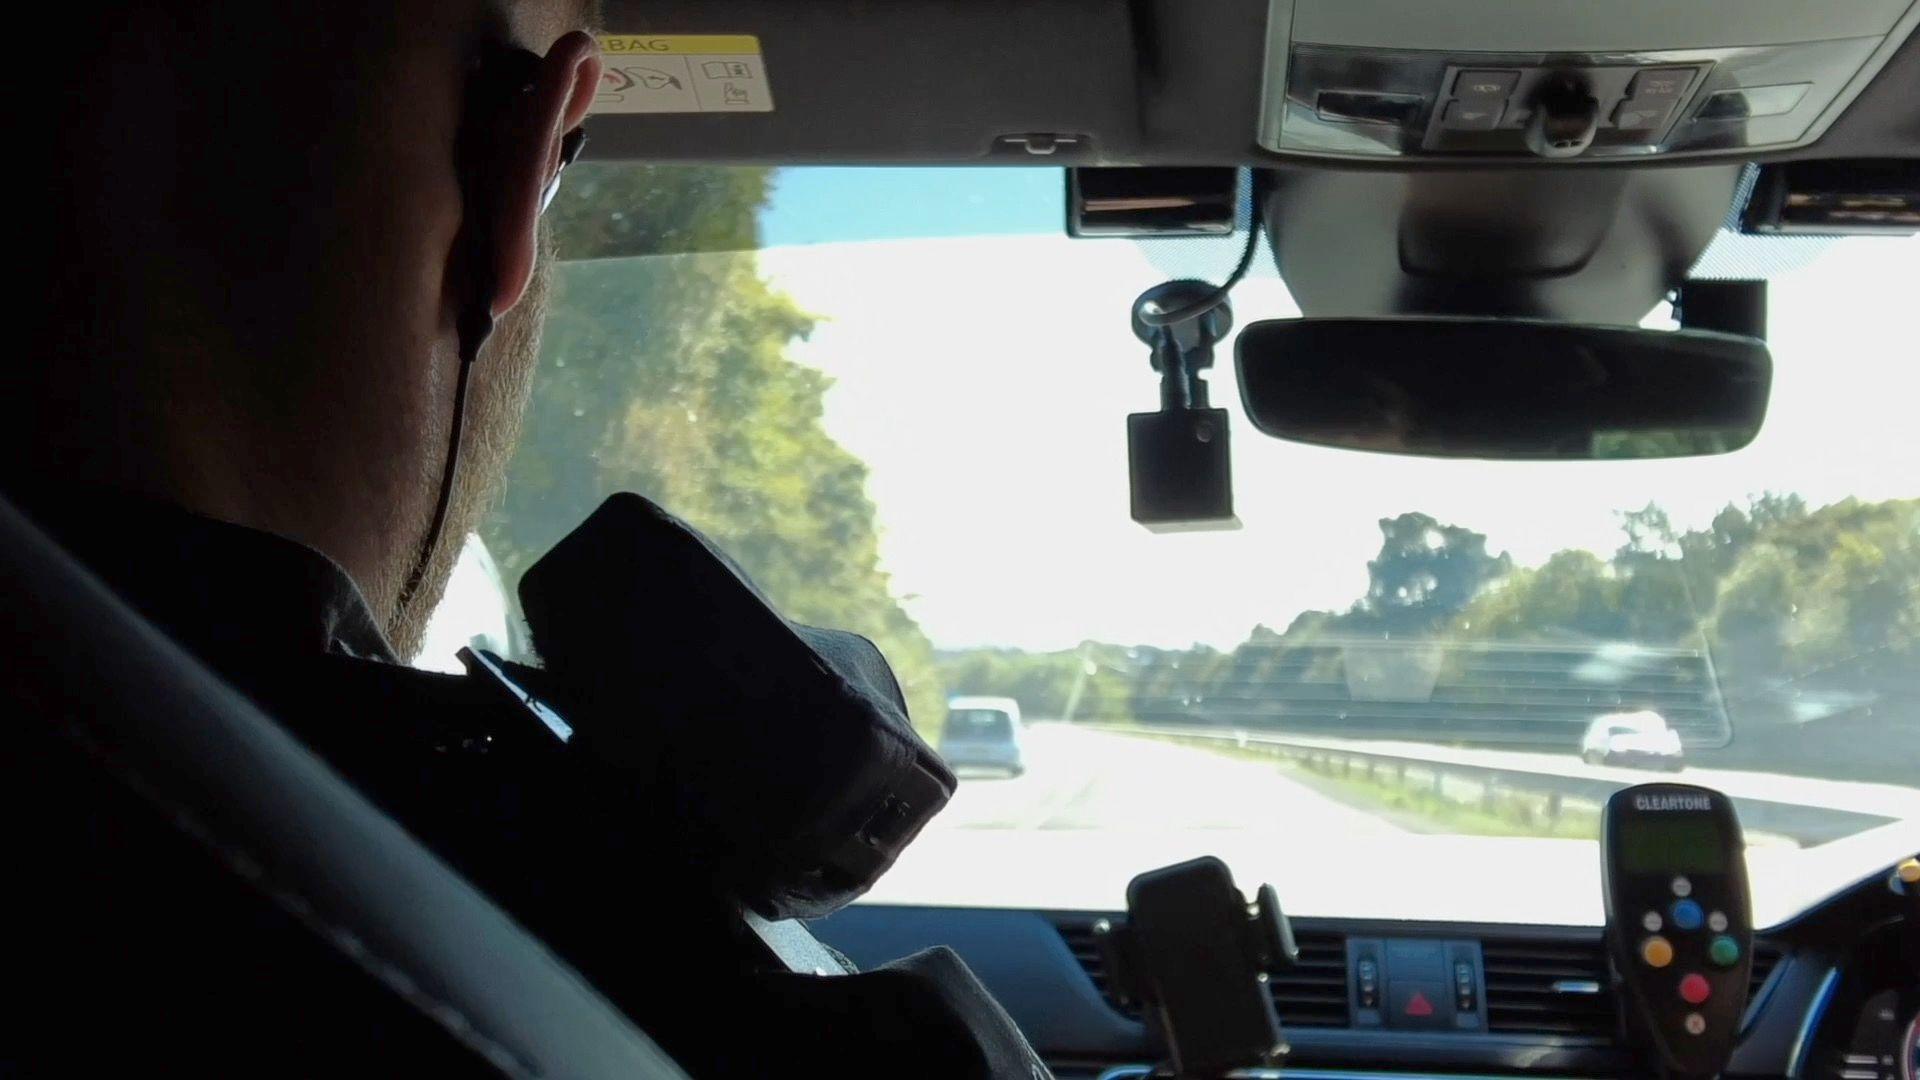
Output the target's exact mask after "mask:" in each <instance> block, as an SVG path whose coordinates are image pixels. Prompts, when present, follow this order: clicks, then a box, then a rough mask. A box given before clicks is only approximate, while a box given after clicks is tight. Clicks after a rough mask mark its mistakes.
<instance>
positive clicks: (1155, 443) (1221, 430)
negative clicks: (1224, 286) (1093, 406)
mask: <svg viewBox="0 0 1920 1080" xmlns="http://www.w3.org/2000/svg"><path fill="white" fill-rule="evenodd" d="M1217 291H1218V290H1217V289H1216V288H1215V287H1214V286H1212V285H1208V284H1207V283H1206V282H1204V281H1191V280H1181V281H1168V282H1163V283H1161V284H1159V285H1155V286H1154V287H1153V288H1151V289H1148V290H1147V291H1146V292H1144V293H1141V294H1140V297H1139V299H1137V300H1135V301H1134V302H1133V314H1132V322H1133V335H1134V336H1135V337H1137V338H1139V339H1140V341H1141V342H1142V343H1143V344H1145V345H1146V346H1147V347H1148V348H1149V349H1150V350H1151V353H1150V360H1151V362H1152V364H1153V370H1155V371H1157V372H1159V373H1160V409H1159V411H1158V412H1148V413H1133V414H1132V415H1130V416H1128V417H1127V464H1128V467H1129V471H1130V477H1131V491H1132V511H1133V520H1135V521H1137V522H1139V523H1140V524H1142V525H1145V526H1146V527H1147V528H1149V529H1151V530H1153V531H1155V532H1186V531H1194V530H1202V529H1237V528H1239V527H1240V519H1239V518H1237V517H1235V516H1234V513H1233V471H1232V462H1231V458H1230V455H1229V452H1228V443H1227V411H1226V410H1225V409H1215V408H1212V407H1211V406H1210V403H1209V401H1208V397H1207V382H1206V380H1205V379H1204V378H1203V377H1202V375H1203V374H1204V373H1205V372H1206V371H1207V370H1208V369H1210V368H1211V367H1213V347H1214V346H1215V345H1217V344H1219V343H1220V342H1221V341H1224V340H1225V339H1226V336H1227V333H1228V331H1230V330H1232V329H1233V309H1232V308H1230V307H1228V306H1227V302H1226V300H1225V299H1223V298H1217V297H1216V293H1217ZM1210 299H1211V300H1213V302H1212V303H1208V301H1209V300H1210ZM1188 310H1192V314H1191V315H1188V316H1187V317H1185V318H1180V319H1177V320H1172V321H1169V320H1167V319H1166V318H1165V316H1166V315H1167V314H1169V313H1179V312H1183V311H1188Z"/></svg>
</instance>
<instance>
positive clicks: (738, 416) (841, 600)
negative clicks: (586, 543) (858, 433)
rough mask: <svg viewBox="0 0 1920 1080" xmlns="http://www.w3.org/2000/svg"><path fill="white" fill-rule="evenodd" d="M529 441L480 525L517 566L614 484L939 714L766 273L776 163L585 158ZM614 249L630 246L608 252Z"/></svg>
mask: <svg viewBox="0 0 1920 1080" xmlns="http://www.w3.org/2000/svg"><path fill="white" fill-rule="evenodd" d="M567 182H568V186H567V187H566V189H565V194H563V196H562V198H561V200H560V201H558V202H556V204H555V208H554V216H553V219H552V220H553V229H554V241H555V243H556V246H557V247H558V249H559V251H560V253H561V254H562V255H563V256H572V257H575V260H576V261H567V262H562V263H560V264H559V265H558V266H557V268H556V271H555V277H556V280H555V282H554V303H553V306H552V310H551V314H550V315H549V318H548V323H547V330H546V335H545V338H544V341H543V343H542V350H541V355H542V364H541V367H540V369H539V371H538V373H537V375H536V376H535V382H534V389H533V400H532V405H531V407H530V409H529V412H528V416H527V422H526V430H525V434H524V436H523V438H522V440H521V445H520V448H519V451H518V453H517V454H516V456H515V458H514V461H513V464H512V467H511V469H510V472H509V477H508V483H507V486H506V491H505V497H504V501H503V503H502V505H501V506H500V508H499V509H498V511H497V512H496V513H494V514H493V515H492V516H491V518H490V520H489V522H488V527H487V529H486V539H487V541H488V544H489V547H491V548H492V550H493V551H494V552H495V553H496V555H497V557H498V559H499V561H500V564H501V567H502V569H503V570H504V571H506V573H507V574H508V576H509V577H510V578H517V577H518V574H519V573H520V572H521V571H523V570H525V568H526V567H527V566H528V565H530V564H531V563H532V562H533V561H534V560H535V559H537V558H538V557H539V555H540V554H541V553H542V552H544V551H545V550H546V549H547V548H548V547H550V546H551V545H552V544H553V542H554V541H555V540H557V539H558V538H559V537H560V536H561V535H563V534H565V533H566V532H567V531H568V530H569V529H571V528H572V527H573V526H574V525H575V524H577V523H578V522H579V521H580V520H581V519H582V518H584V517H585V516H586V515H587V514H589V513H591V512H592V510H593V509H594V507H595V506H597V505H598V504H599V503H600V501H601V500H602V499H603V498H604V497H605V496H606V495H607V494H609V493H611V492H614V491H622V490H625V491H635V492H638V493H640V494H642V495H645V496H647V497H648V498H650V499H652V500H653V501H655V502H657V503H659V504H660V505H662V506H664V507H665V508H666V509H668V510H669V511H671V512H673V513H674V514H677V515H679V516H680V517H682V518H685V519H686V520H687V521H688V522H690V523H691V524H693V525H694V526H695V527H696V528H699V529H700V530H701V531H703V532H705V533H706V534H707V535H708V536H709V537H711V538H712V539H713V541H714V542H715V543H716V544H718V545H719V546H720V547H721V548H722V549H723V550H725V551H726V552H727V553H728V554H729V555H731V556H732V557H733V558H734V559H735V560H737V561H738V562H739V563H740V565H741V566H742V567H743V568H744V569H745V570H746V571H747V573H748V574H749V575H750V576H752V578H753V579H754V581H755V582H756V583H757V584H758V585H759V586H760V587H761V588H762V589H763V590H764V591H765V592H766V593H767V595H768V596H769V598H770V599H771V600H772V601H773V602H774V604H775V605H776V606H777V607H779V608H780V610H781V611H782V612H783V613H784V614H786V615H787V616H788V617H790V618H793V619H797V620H799V621H802V622H807V623H812V624H815V625H820V626H830V627H835V628H839V629H845V630H852V631H855V632H857V633H860V634H864V635H866V636H867V637H869V638H871V639H872V640H873V641H874V642H875V644H877V645H879V646H880V648H881V650H882V651H883V652H885V653H886V655H887V658H888V660H889V661H891V662H892V664H893V667H894V670H895V672H896V673H897V674H898V675H899V677H900V682H901V686H902V689H903V690H904V691H905V692H906V694H907V697H908V702H909V705H910V707H911V711H912V713H913V716H914V719H915V722H916V723H917V724H919V725H921V726H922V727H923V728H930V727H931V726H932V725H936V724H938V723H939V722H940V721H941V720H942V719H943V718H944V715H945V711H944V699H945V691H944V688H943V687H942V685H941V682H940V678H939V673H938V671H937V670H936V669H935V667H934V664H933V652H932V646H931V644H930V643H929V642H928V641H927V638H926V635H925V634H924V633H922V632H921V630H920V628H919V626H918V625H917V624H916V623H915V622H914V621H913V619H912V618H911V617H910V616H909V615H908V614H907V613H906V611H905V610H904V609H903V608H902V607H901V605H900V603H899V601H898V600H897V599H896V598H895V597H894V596H893V594H892V591H891V587H890V584H889V581H888V578H887V575H886V574H885V573H884V572H883V571H882V570H881V569H880V565H879V544H878V533H877V528H876V525H875V515H874V507H873V503H872V501H871V500H870V499H869V498H868V497H867V494H866V476H867V473H866V467H865V466H864V465H863V464H862V463H861V462H860V461H859V460H858V459H857V458H855V457H854V456H853V455H852V454H850V453H848V452H847V450H846V449H845V448H843V447H841V446H840V445H838V444H837V443H835V442H834V441H833V439H832V438H831V437H830V436H829V435H828V434H827V432H826V429H825V427H824V425H823V423H822V403H823V398H824V395H825V393H826V391H827V389H828V387H829V385H830V381H829V380H828V379H827V378H826V377H825V376H823V375H821V374H820V373H819V372H818V371H816V370H814V369H812V368H808V367H804V366H802V365H800V364H797V363H795V362H794V361H792V360H791V359H789V358H788V356H787V346H788V345H789V344H790V343H791V342H793V341H796V340H799V339H802V338H804V337H805V336H806V335H807V334H808V333H809V332H810V331H811V329H812V326H813V320H812V318H811V317H810V316H809V315H807V314H806V313H805V312H803V311H801V310H800V309H799V308H798V307H796V306H795V305H794V303H793V302H792V301H791V300H790V299H789V298H787V297H786V296H784V295H781V294H779V293H777V292H775V291H774V290H773V289H772V288H771V287H769V285H768V284H767V282H766V279H765V278H763V277H761V275H760V273H759V268H758V264H757V261H756V258H755V255H754V249H755V248H756V247H757V246H758V224H757V221H758V214H759V211H760V209H761V207H762V205H763V204H764V203H765V201H766V198H767V195H768V192H769V190H770V186H769V183H770V182H769V174H768V171H767V170H764V169H710V168H678V167H645V168H641V167H633V166H602V167H583V168H582V169H581V170H580V175H578V176H576V175H574V174H572V173H569V175H568V178H567ZM608 256H621V257H618V258H612V257H608Z"/></svg>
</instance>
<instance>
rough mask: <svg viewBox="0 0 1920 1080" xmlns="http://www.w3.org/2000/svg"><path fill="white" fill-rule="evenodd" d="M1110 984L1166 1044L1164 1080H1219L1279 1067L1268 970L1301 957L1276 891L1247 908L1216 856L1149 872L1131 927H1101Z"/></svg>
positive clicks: (1138, 882)
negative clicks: (1138, 1008)
mask: <svg viewBox="0 0 1920 1080" xmlns="http://www.w3.org/2000/svg"><path fill="white" fill-rule="evenodd" d="M1094 935H1095V937H1096V938H1097V939H1098V940H1099V942H1100V946H1101V950H1102V952H1103V953H1104V954H1105V959H1106V962H1107V970H1108V972H1109V973H1110V985H1111V986H1112V987H1113V988H1114V992H1115V994H1116V996H1117V997H1118V998H1119V999H1120V1000H1121V1001H1122V1002H1123V1003H1127V1004H1135V1003H1137V1004H1140V1005H1142V1006H1144V1007H1145V1008H1146V1009H1147V1011H1148V1013H1149V1015H1150V1016H1151V1017H1152V1018H1153V1023H1154V1025H1155V1026H1156V1027H1157V1028H1158V1029H1159V1030H1160V1032H1161V1034H1162V1035H1163V1036H1164V1037H1165V1039H1166V1043H1167V1049H1168V1051H1169V1057H1168V1061H1167V1062H1166V1063H1164V1064H1163V1065H1161V1066H1160V1067H1159V1068H1158V1069H1156V1070H1155V1075H1156V1076H1162V1077H1169V1076H1170V1077H1179V1078H1181V1080H1213V1078H1216V1077H1221V1076H1224V1075H1226V1074H1227V1073H1229V1072H1234V1071H1236V1070H1243V1069H1261V1068H1266V1069H1272V1068H1277V1067H1279V1065H1280V1064H1281V1062H1282V1061H1283V1060H1284V1059H1285V1058H1286V1054H1287V1044H1286V1039H1285V1038H1284V1037H1283V1035H1282V1033H1281V1030H1280V1017H1279V1014H1278V1013H1276V1012H1275V1011H1274V1007H1273V995H1272V994H1271V992H1269V990H1268V988H1267V979H1266V976H1267V973H1269V972H1278V971H1281V970H1284V969H1286V968H1288V967H1291V966H1292V965H1293V964H1294V963H1296V962H1297V961H1298V960H1299V956H1300V952H1299V949H1298V947H1297V946H1296V945H1295V944H1294V940H1293V928H1292V926H1291V925H1290V924H1289V923H1288V922H1287V916H1286V913H1285V912H1283V911H1281V910H1280V897H1279V895H1278V894H1277V893H1276V892H1274V889H1273V886H1271V885H1262V886H1260V891H1259V893H1258V894H1257V896H1256V899H1255V900H1254V902H1253V903H1252V904H1248V903H1247V901H1246V898H1245V897H1243V896H1241V895H1240V890H1239V889H1238V888H1236V887H1235V886H1234V884H1233V875H1232V874H1231V873H1229V872H1228V870H1227V865H1226V864H1225V863H1223V862H1221V861H1220V860H1219V859H1216V858H1213V857H1211V856H1208V857H1205V858H1199V859H1193V860H1191V861H1189V862H1184V863H1178V864H1176V865H1173V866H1168V867H1163V868H1161V869H1159V870H1149V871H1147V872H1146V873H1144V874H1141V875H1139V876H1138V877H1135V878H1134V879H1133V881H1132V882H1130V883H1129V884H1128V885H1127V922H1126V924H1125V925H1121V926H1114V925H1113V924H1111V923H1108V922H1107V921H1106V920H1104V919H1103V920H1101V921H1100V922H1098V923H1096V924H1095V925H1094Z"/></svg>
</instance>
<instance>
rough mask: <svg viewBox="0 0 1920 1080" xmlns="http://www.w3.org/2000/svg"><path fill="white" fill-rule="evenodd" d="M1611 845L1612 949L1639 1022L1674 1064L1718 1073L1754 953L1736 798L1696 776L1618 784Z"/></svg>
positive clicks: (1605, 841) (1606, 856)
mask: <svg viewBox="0 0 1920 1080" xmlns="http://www.w3.org/2000/svg"><path fill="white" fill-rule="evenodd" d="M1600 851H1601V887H1602V889H1603V890H1604V891H1605V894H1606V913H1607V947H1608V950H1609V951H1610V953H1611V954H1612V957H1613V965H1614V970H1615V971H1616V972H1617V973H1618V975H1619V978H1620V985H1621V988H1622V990H1623V993H1624V997H1625V1001H1626V1006H1627V1008H1628V1010H1629V1012H1630V1014H1631V1015H1630V1017H1629V1020H1630V1022H1631V1023H1632V1024H1633V1026H1634V1028H1635V1029H1636V1031H1638V1032H1639V1033H1640V1034H1641V1037H1642V1038H1644V1039H1646V1040H1647V1041H1649V1042H1650V1043H1651V1044H1652V1045H1651V1047H1650V1048H1649V1049H1650V1050H1651V1051H1652V1056H1653V1057H1654V1059H1655V1061H1656V1063H1657V1065H1658V1067H1659V1068H1660V1069H1661V1071H1662V1072H1664V1073H1666V1074H1667V1075H1669V1076H1676V1077H1712V1076H1716V1075H1718V1074H1719V1073H1720V1072H1721V1070H1722V1069H1724V1068H1725V1067H1726V1064H1727V1061H1728V1059H1729V1058H1730V1057H1731V1056H1732V1053H1733V1042H1734V1036H1735V1034H1736V1033H1737V1032H1738V1030H1739V1026H1740V1018H1741V1014H1742V1013H1743V1012H1744V1011H1745V1010H1746V1004H1747V979H1748V974H1749V971H1750V970H1751V966H1752V955H1753V915H1752V901H1751V898H1750V896H1749V894H1748V891H1747V863H1746V853H1745V844H1744V842H1743V841H1742V839H1741V833H1740V821H1739V819H1738V818H1737V817H1736V816H1735V815H1734V811H1733V803H1732V801H1731V800H1729V799H1728V798H1727V797H1726V796H1725V795H1723V794H1721V793H1720V792H1717V791H1712V790H1709V789H1707V788H1703V787H1694V786H1691V785H1688V784H1641V785H1638V786H1635V787H1630V788H1626V789H1624V790H1621V791H1618V792H1615V793H1614V795H1613V797H1612V798H1611V799H1608V800H1607V806H1606V810H1605V812H1604V814H1603V815H1602V817H1601V822H1600Z"/></svg>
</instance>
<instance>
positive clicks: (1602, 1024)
mask: <svg viewBox="0 0 1920 1080" xmlns="http://www.w3.org/2000/svg"><path fill="white" fill-rule="evenodd" d="M1480 955H1481V958H1482V961H1483V963H1484V965H1485V968H1486V980H1487V1030H1489V1031H1500V1032H1514V1033H1520V1034H1528V1035H1570V1036H1581V1037H1587V1038H1595V1039H1601V1038H1607V1039H1610V1038H1612V1037H1613V1036H1614V1033H1615V1028H1616V1026H1617V1021H1616V1019H1615V1009H1614V1002H1613V989H1612V986H1611V976H1610V974H1609V972H1608V968H1607V952H1606V946H1605V945H1603V944H1602V943H1601V942H1600V941H1599V940H1597V939H1596V940H1594V941H1591V942H1583V941H1569V940H1560V941H1553V940H1544V941H1543V940H1532V941H1516V940H1513V939H1511V938H1508V939H1504V940H1495V941H1482V942H1481V945H1480Z"/></svg>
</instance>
